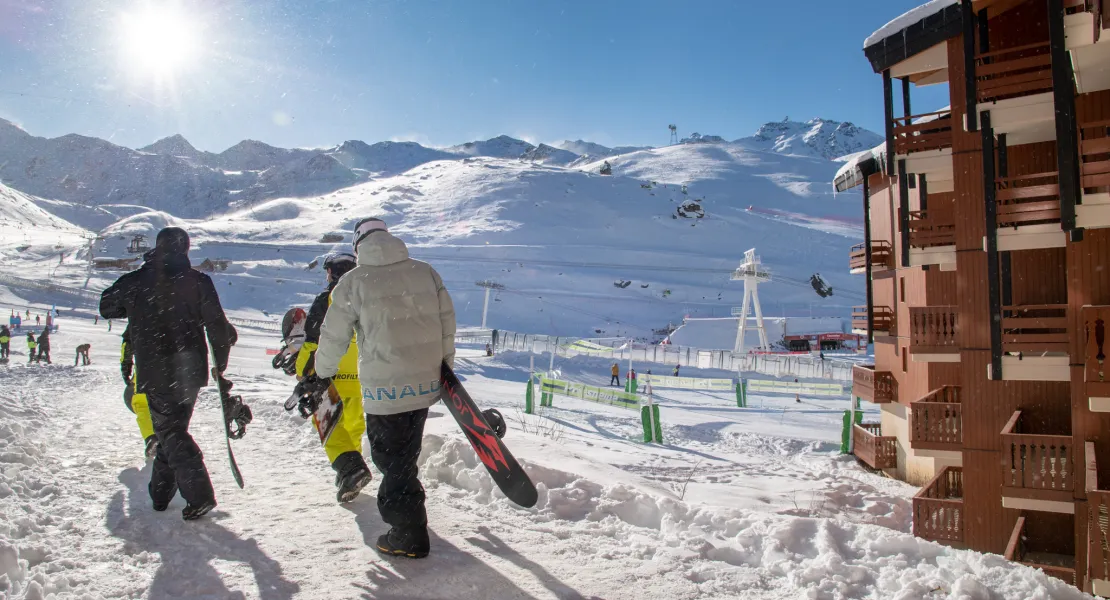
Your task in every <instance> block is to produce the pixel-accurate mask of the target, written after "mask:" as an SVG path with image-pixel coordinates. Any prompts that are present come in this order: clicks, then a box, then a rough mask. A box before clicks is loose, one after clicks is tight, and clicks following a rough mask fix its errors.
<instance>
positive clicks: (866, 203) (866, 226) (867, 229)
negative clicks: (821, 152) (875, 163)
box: [863, 175, 875, 345]
mask: <svg viewBox="0 0 1110 600" xmlns="http://www.w3.org/2000/svg"><path fill="white" fill-rule="evenodd" d="M869 177H870V175H864V176H863V246H864V253H863V255H864V260H865V261H866V268H865V269H864V277H866V280H865V282H864V286H865V288H866V292H867V343H868V345H870V344H872V343H874V341H875V310H874V308H873V307H872V305H873V304H874V303H875V288H874V284H873V282H872V281H871V268H872V264H871V191H870V188H869V186H868V185H867V180H868V178H869Z"/></svg>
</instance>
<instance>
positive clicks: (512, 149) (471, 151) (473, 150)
mask: <svg viewBox="0 0 1110 600" xmlns="http://www.w3.org/2000/svg"><path fill="white" fill-rule="evenodd" d="M534 148H535V146H533V145H532V144H529V143H528V142H526V141H524V140H518V139H516V138H513V137H509V136H507V135H499V136H497V137H495V138H490V139H488V140H481V141H477V142H467V143H465V144H460V145H458V146H451V147H450V148H447V151H448V152H450V153H452V154H463V155H466V156H489V157H492V158H520V157H521V156H523V155H524V154H525V153H526V152H529V151H531V150H533V149H534Z"/></svg>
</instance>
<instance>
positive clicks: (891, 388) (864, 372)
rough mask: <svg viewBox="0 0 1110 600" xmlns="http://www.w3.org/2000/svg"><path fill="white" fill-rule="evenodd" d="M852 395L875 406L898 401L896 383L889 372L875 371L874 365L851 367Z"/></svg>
mask: <svg viewBox="0 0 1110 600" xmlns="http://www.w3.org/2000/svg"><path fill="white" fill-rule="evenodd" d="M852 395H853V396H856V397H857V398H862V399H863V400H866V401H868V402H873V403H875V404H885V403H887V402H894V401H896V400H898V381H897V380H895V379H894V374H893V373H891V372H890V371H876V370H875V365H855V366H853V367H852Z"/></svg>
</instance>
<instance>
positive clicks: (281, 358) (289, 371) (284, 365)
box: [270, 347, 297, 375]
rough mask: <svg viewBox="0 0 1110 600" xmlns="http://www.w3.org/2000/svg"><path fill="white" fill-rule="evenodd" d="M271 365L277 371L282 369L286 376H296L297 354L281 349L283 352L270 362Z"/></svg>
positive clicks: (286, 348) (287, 349)
mask: <svg viewBox="0 0 1110 600" xmlns="http://www.w3.org/2000/svg"><path fill="white" fill-rule="evenodd" d="M270 365H271V366H272V367H274V368H275V369H280V370H281V371H282V372H284V373H285V374H286V375H296V374H297V354H296V353H294V352H289V348H288V347H284V348H282V349H281V352H280V353H279V354H278V355H277V356H275V357H274V360H272V361H271V362H270Z"/></svg>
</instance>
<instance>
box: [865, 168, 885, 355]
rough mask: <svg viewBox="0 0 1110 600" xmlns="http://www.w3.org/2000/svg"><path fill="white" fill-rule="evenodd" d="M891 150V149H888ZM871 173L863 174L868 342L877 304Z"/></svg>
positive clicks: (871, 332)
mask: <svg viewBox="0 0 1110 600" xmlns="http://www.w3.org/2000/svg"><path fill="white" fill-rule="evenodd" d="M887 152H889V150H888V151H887ZM868 178H870V175H864V176H863V247H864V257H865V260H866V261H867V262H866V268H865V269H864V277H866V278H867V281H866V287H867V343H868V344H872V343H874V342H875V309H874V308H872V307H873V306H874V304H875V292H874V289H875V288H874V284H873V283H872V281H871V191H870V189H869V187H868V183H867V180H868Z"/></svg>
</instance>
